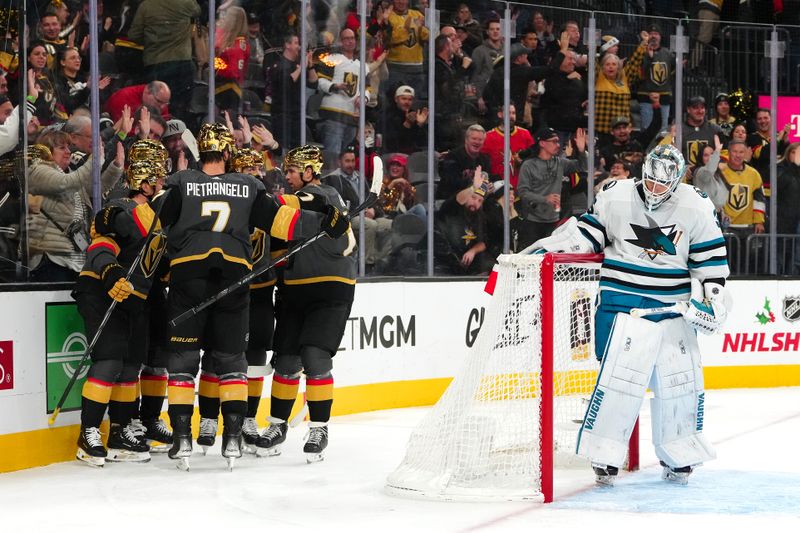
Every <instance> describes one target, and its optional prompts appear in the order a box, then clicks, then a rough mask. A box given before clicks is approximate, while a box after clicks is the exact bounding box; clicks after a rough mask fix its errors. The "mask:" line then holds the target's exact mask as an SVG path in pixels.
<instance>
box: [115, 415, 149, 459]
mask: <svg viewBox="0 0 800 533" xmlns="http://www.w3.org/2000/svg"><path fill="white" fill-rule="evenodd" d="M107 458H108V460H109V461H111V462H115V463H146V462H148V461H150V447H149V446H148V445H147V444H145V443H144V441H143V440H139V437H138V435H137V429H136V426H135V425H134V424H133V422H130V423H128V425H126V426H124V427H123V426H120V425H118V424H112V425H111V433H110V434H109V435H108V457H107Z"/></svg>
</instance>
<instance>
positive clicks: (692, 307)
mask: <svg viewBox="0 0 800 533" xmlns="http://www.w3.org/2000/svg"><path fill="white" fill-rule="evenodd" d="M704 292H705V295H703V293H704ZM729 307H730V297H729V295H728V294H727V291H726V290H725V287H723V286H722V285H720V284H719V283H705V284H704V285H702V284H701V283H700V280H697V279H692V297H691V299H690V300H689V305H688V306H687V308H686V311H684V313H683V318H684V319H685V320H686V322H688V323H689V325H690V326H691V327H693V328H694V329H695V330H697V331H699V332H700V333H703V334H705V335H712V334H714V333H716V332H717V331H718V330H719V328H721V327H722V325H723V324H724V323H725V319H726V318H727V317H728V308H729Z"/></svg>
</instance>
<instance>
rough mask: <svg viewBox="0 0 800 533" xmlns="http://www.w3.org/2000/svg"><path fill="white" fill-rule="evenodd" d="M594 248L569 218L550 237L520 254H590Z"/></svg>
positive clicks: (574, 220) (576, 223)
mask: <svg viewBox="0 0 800 533" xmlns="http://www.w3.org/2000/svg"><path fill="white" fill-rule="evenodd" d="M593 251H594V248H593V247H592V245H591V244H590V243H589V241H588V240H586V238H585V237H584V236H583V234H582V233H581V230H580V229H579V228H578V221H577V219H575V218H573V217H570V218H568V219H567V221H566V222H564V223H563V224H561V225H560V226H559V227H557V228H556V229H555V231H553V233H552V235H550V236H549V237H545V238H544V239H539V240H538V241H536V242H535V243H533V244H531V245H530V246H528V247H527V248H525V249H524V250H522V251H521V252H520V254H539V253H544V252H567V253H573V254H575V253H590V252H593Z"/></svg>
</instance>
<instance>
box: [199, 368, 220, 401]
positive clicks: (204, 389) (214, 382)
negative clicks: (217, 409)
mask: <svg viewBox="0 0 800 533" xmlns="http://www.w3.org/2000/svg"><path fill="white" fill-rule="evenodd" d="M197 393H198V394H199V395H200V396H205V397H206V398H219V377H217V376H216V375H215V374H206V373H205V372H203V373H202V374H200V387H199V388H198V391H197Z"/></svg>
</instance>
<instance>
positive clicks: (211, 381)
mask: <svg viewBox="0 0 800 533" xmlns="http://www.w3.org/2000/svg"><path fill="white" fill-rule="evenodd" d="M263 166H264V160H263V156H262V154H260V153H259V152H257V151H256V150H253V149H251V148H243V149H241V150H237V151H236V153H235V155H234V156H233V158H232V160H231V169H232V170H233V171H234V172H241V173H243V174H249V175H251V176H253V177H255V178H257V179H260V178H261V175H262V171H263ZM250 239H251V241H252V245H253V258H252V260H253V268H254V269H255V268H259V267H261V266H262V265H264V264H266V263H268V262H269V260H270V238H269V236H268V235H267V234H266V233H265V232H264V230H262V229H260V228H255V229H254V230H253V233H252V234H251V235H250ZM278 242H281V241H278ZM275 279H276V276H275V270H274V269H270V270H267V271H266V272H264V274H262V275H261V276H259V277H258V278H256V279H254V280H253V281H252V282H251V283H250V333H249V337H248V341H247V351H246V352H245V357H246V359H247V416H245V418H244V424H243V425H242V440H243V449H244V451H245V452H248V453H255V452H256V440H258V437H259V429H258V424H257V422H256V413H257V411H258V406H259V403H260V401H261V393H262V392H263V389H264V377H265V376H268V375H269V374H270V373H271V371H272V367H271V366H270V365H269V364H268V363H267V352H268V351H269V350H272V334H273V332H274V330H275V310H274V306H273V302H272V300H273V290H274V287H275ZM200 366H201V371H200V385H199V387H198V395H197V402H198V404H199V411H200V432H199V434H198V436H197V444H199V445H200V446H201V447H202V448H203V449H204V451H205V450H207V449H208V448H209V447H211V446H213V445H214V441H215V439H216V435H217V420H218V418H219V406H220V401H219V376H218V375H217V373H216V371H215V368H214V361H213V359H212V358H211V357H210V354H205V355H204V356H203V358H202V362H201V365H200Z"/></svg>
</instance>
